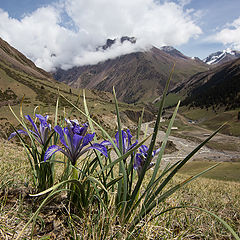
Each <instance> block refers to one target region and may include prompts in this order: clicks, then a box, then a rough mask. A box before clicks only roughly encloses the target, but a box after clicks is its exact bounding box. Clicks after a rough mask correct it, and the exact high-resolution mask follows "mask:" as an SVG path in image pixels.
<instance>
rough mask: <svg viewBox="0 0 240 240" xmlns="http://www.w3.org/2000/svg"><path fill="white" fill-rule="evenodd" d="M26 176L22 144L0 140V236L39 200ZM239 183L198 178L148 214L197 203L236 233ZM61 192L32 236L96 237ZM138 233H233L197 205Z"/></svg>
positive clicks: (11, 231) (14, 229) (15, 228)
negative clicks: (66, 205) (68, 207)
mask: <svg viewBox="0 0 240 240" xmlns="http://www.w3.org/2000/svg"><path fill="white" fill-rule="evenodd" d="M189 164H191V163H189ZM207 167H208V166H206V168H207ZM185 170H186V169H185ZM199 170H201V169H199ZM184 172H185V174H184V175H183V174H178V175H177V176H176V178H174V179H173V180H172V185H173V184H174V183H176V182H182V181H183V180H184V179H186V172H187V171H184ZM214 172H215V173H217V169H216V168H215V169H214V170H212V172H211V174H213V175H214ZM149 174H151V172H150V171H149ZM190 174H192V172H190ZM209 174H210V173H209ZM30 176H31V175H30V174H29V166H28V162H27V159H26V157H25V152H24V151H23V148H22V147H19V146H17V145H14V144H12V143H9V142H7V141H4V140H0V239H15V237H16V235H17V233H19V231H20V230H21V229H22V227H23V225H24V224H25V223H26V222H27V221H28V219H29V217H30V215H31V214H32V213H33V212H34V211H35V210H36V206H37V205H38V204H39V203H37V202H36V199H34V198H30V197H28V193H31V189H32V188H31V185H30V184H29V182H31V181H30V179H29V178H30ZM239 189H240V183H239V182H233V181H218V180H214V179H207V178H199V179H197V180H196V181H193V182H192V183H191V184H190V185H187V186H185V187H184V188H182V189H180V190H179V191H177V192H176V193H175V194H174V195H172V196H171V197H170V198H168V200H167V201H166V203H165V204H164V206H162V205H159V206H158V207H157V208H156V209H155V210H154V212H153V213H152V215H154V214H157V213H158V212H160V211H162V210H163V209H164V208H167V207H171V206H172V207H174V206H180V205H191V206H198V207H201V208H204V209H207V210H209V211H212V212H214V213H215V214H217V215H218V216H220V217H221V218H223V219H224V220H226V221H227V222H228V223H229V224H230V225H231V227H232V228H233V229H234V230H235V231H236V232H237V233H238V234H240V200H239V199H240V192H239ZM64 197H65V196H64V195H61V196H60V197H58V198H57V199H55V200H54V201H53V202H52V203H51V204H48V205H47V206H46V207H45V208H44V209H43V210H42V212H41V214H40V216H39V218H38V221H37V225H36V227H35V229H34V231H33V233H34V235H33V239H42V240H43V239H96V238H93V237H92V238H89V231H94V226H91V221H90V219H86V222H85V223H83V226H85V227H86V228H83V226H82V225H80V224H79V222H78V221H77V220H76V219H69V218H68V215H67V212H66V209H65V208H64V204H63V203H64V199H65V198H64ZM103 217H104V216H103ZM149 218H151V216H149ZM87 227H88V228H89V229H87ZM111 228H112V233H114V232H117V231H119V232H122V236H124V234H127V233H124V228H122V227H120V226H118V225H116V224H113V225H112V226H111ZM30 232H31V227H29V228H28V229H27V230H26V232H25V238H23V239H30ZM73 232H74V234H73ZM142 233H143V234H142V235H141V236H139V237H138V238H137V239H232V237H231V235H230V233H229V232H227V231H226V230H225V228H224V227H223V226H222V225H221V224H220V223H219V222H217V221H216V220H215V219H213V218H212V217H210V216H209V215H207V214H205V213H202V212H200V211H198V210H195V209H194V210H193V209H181V210H174V211H172V212H169V213H166V214H165V215H163V216H162V217H161V218H156V219H155V220H153V221H151V222H150V221H149V224H146V225H145V226H144V229H143V231H142ZM74 236H75V237H74ZM93 236H94V235H93ZM109 239H110V236H109ZM113 239H119V238H113Z"/></svg>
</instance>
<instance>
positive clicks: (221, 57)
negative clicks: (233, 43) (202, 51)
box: [203, 48, 240, 65]
mask: <svg viewBox="0 0 240 240" xmlns="http://www.w3.org/2000/svg"><path fill="white" fill-rule="evenodd" d="M239 57H240V51H236V50H232V49H231V48H227V49H225V50H223V51H218V52H215V53H212V54H210V55H209V56H208V57H206V58H205V59H203V62H205V63H206V64H208V65H213V64H218V63H223V62H227V61H230V60H234V59H236V58H239Z"/></svg>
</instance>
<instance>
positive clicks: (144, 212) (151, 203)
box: [130, 163, 220, 230]
mask: <svg viewBox="0 0 240 240" xmlns="http://www.w3.org/2000/svg"><path fill="white" fill-rule="evenodd" d="M219 164H220V163H217V164H215V165H213V166H211V167H210V168H208V169H206V170H204V171H202V172H200V173H198V174H196V175H195V176H192V177H190V178H188V179H187V180H185V181H183V182H182V183H180V184H177V185H176V186H174V187H172V188H171V189H169V190H168V191H167V192H165V193H163V194H162V195H161V196H159V197H157V195H158V193H159V189H160V188H161V186H160V188H159V189H158V190H157V191H156V192H155V193H154V194H153V195H152V197H151V199H150V200H149V201H148V203H147V204H146V205H144V207H142V210H141V212H140V213H139V215H138V216H137V217H136V218H135V219H134V222H133V224H132V226H131V228H130V229H131V230H133V228H134V225H135V226H136V225H137V224H138V222H139V221H140V220H141V219H143V218H144V217H145V216H146V215H147V214H148V213H149V212H151V210H152V209H153V208H154V207H156V205H157V204H159V203H161V202H162V201H164V200H165V199H166V198H168V197H169V196H171V195H172V194H173V193H175V192H176V191H177V190H178V189H179V188H181V187H183V186H184V185H186V184H188V183H190V182H191V181H193V180H194V179H196V178H198V177H200V176H202V175H203V174H205V173H206V172H208V171H210V170H212V169H213V168H215V167H217V166H218V165H219Z"/></svg>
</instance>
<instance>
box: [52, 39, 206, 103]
mask: <svg viewBox="0 0 240 240" xmlns="http://www.w3.org/2000/svg"><path fill="white" fill-rule="evenodd" d="M133 40H134V39H133ZM133 40H132V41H133ZM107 43H108V45H109V44H112V42H110V41H108V42H107ZM174 64H176V67H175V72H174V76H173V79H172V81H171V85H170V88H172V87H174V86H176V84H178V83H180V82H182V81H186V80H187V79H188V78H189V77H190V76H192V75H193V74H195V73H197V72H201V71H205V70H206V69H207V68H208V66H207V65H206V64H204V63H201V62H200V61H197V60H195V59H191V58H189V57H186V56H184V55H183V54H182V53H180V52H179V51H178V50H176V49H174V48H172V47H165V48H162V49H158V48H156V47H152V48H151V49H150V50H148V51H145V52H135V53H130V54H126V55H122V56H120V57H117V58H115V59H112V60H107V61H105V62H101V63H98V64H96V65H87V66H80V67H73V68H72V69H69V70H66V71H64V70H61V69H58V70H57V71H56V72H55V73H54V77H55V79H56V80H58V81H60V82H65V83H67V84H69V85H70V86H73V87H76V88H88V89H97V90H102V91H108V92H111V91H112V87H113V86H114V87H115V88H116V92H117V96H118V98H119V99H120V100H122V101H124V102H127V103H134V102H137V101H151V100H153V99H155V98H156V97H159V96H160V95H161V94H162V91H163V88H164V86H165V82H166V80H167V78H168V76H169V73H170V71H171V68H172V67H173V65H174Z"/></svg>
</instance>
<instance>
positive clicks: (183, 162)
mask: <svg viewBox="0 0 240 240" xmlns="http://www.w3.org/2000/svg"><path fill="white" fill-rule="evenodd" d="M223 126H224V125H223ZM223 126H221V127H219V128H218V129H217V130H216V131H215V132H214V133H213V134H212V135H211V136H209V137H208V138H207V139H206V140H204V141H203V142H202V143H201V144H199V145H198V146H197V147H196V148H195V149H194V150H193V151H192V152H191V153H190V154H188V156H187V157H186V158H184V159H183V160H182V161H181V162H180V163H179V164H178V165H177V166H176V168H175V169H174V170H173V171H172V172H171V173H170V174H169V175H168V176H167V178H166V179H165V180H164V181H163V182H162V184H161V185H160V187H159V188H158V190H157V191H156V192H155V193H154V194H153V195H152V196H151V197H150V199H148V203H146V205H149V204H151V202H152V201H153V200H154V198H155V196H156V195H158V194H159V193H160V192H161V191H162V189H163V188H164V187H165V186H166V185H167V183H168V182H169V181H170V180H171V179H172V178H173V176H174V175H175V174H176V173H177V172H178V170H179V169H180V168H181V167H182V166H183V165H184V164H185V163H186V162H187V161H188V160H189V159H191V157H192V156H193V155H194V154H195V153H196V152H197V151H199V150H200V149H201V148H202V147H203V146H204V145H205V144H206V143H207V142H208V141H209V140H210V139H211V138H213V137H214V136H215V135H216V134H217V133H218V132H219V131H220V130H221V129H222V128H223Z"/></svg>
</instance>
